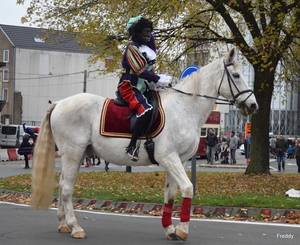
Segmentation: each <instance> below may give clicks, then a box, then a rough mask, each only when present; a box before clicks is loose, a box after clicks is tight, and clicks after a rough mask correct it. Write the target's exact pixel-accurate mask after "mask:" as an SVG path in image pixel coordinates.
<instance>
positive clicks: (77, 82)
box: [15, 49, 119, 122]
mask: <svg viewBox="0 0 300 245" xmlns="http://www.w3.org/2000/svg"><path fill="white" fill-rule="evenodd" d="M88 57H89V54H84V53H66V52H53V51H43V50H29V49H17V50H16V69H15V71H16V72H15V74H16V75H15V77H16V80H15V91H20V92H21V94H22V97H23V115H22V120H23V121H26V122H28V121H41V120H42V118H43V116H44V114H45V112H46V110H47V108H48V106H49V104H48V101H49V100H51V101H57V100H61V99H63V98H66V97H68V96H71V95H74V94H77V93H82V92H83V81H84V72H83V71H84V70H87V71H88V72H89V73H88V76H87V80H86V81H87V83H86V84H87V85H86V92H88V93H93V94H97V95H101V96H104V97H109V98H114V97H115V91H116V88H117V84H118V80H119V77H118V76H117V75H116V74H107V75H103V76H99V75H98V72H95V70H96V69H97V68H98V67H99V65H100V63H98V64H95V65H92V66H90V65H89V64H88V62H87V60H88ZM101 65H102V66H103V63H101Z"/></svg>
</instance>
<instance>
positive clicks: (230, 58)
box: [226, 48, 236, 64]
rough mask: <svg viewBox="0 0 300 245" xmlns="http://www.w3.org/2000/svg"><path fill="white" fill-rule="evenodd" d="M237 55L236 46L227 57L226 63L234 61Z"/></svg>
mask: <svg viewBox="0 0 300 245" xmlns="http://www.w3.org/2000/svg"><path fill="white" fill-rule="evenodd" d="M235 56H236V50H235V48H232V49H231V50H230V51H229V53H228V55H227V57H226V63H227V64H228V63H232V62H233V61H234V59H235Z"/></svg>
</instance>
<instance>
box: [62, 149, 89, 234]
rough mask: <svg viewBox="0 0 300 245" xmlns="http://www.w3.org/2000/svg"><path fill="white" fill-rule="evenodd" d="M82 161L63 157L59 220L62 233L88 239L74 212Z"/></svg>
mask: <svg viewBox="0 0 300 245" xmlns="http://www.w3.org/2000/svg"><path fill="white" fill-rule="evenodd" d="M80 163H81V159H78V161H75V160H74V156H73V157H68V156H66V155H63V156H62V174H61V177H60V183H59V184H60V194H59V199H60V200H59V205H58V220H59V227H58V229H59V231H60V232H64V233H65V232H71V235H72V237H73V238H86V237H87V236H86V234H85V232H84V230H83V229H82V228H81V227H80V226H79V225H78V223H77V219H76V217H75V214H74V210H73V203H72V194H73V191H74V184H75V180H76V176H77V174H78V171H79V167H80Z"/></svg>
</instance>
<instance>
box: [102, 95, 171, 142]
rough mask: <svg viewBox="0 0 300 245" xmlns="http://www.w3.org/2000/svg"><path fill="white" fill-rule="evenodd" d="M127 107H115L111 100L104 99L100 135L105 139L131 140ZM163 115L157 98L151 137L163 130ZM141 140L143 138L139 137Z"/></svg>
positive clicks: (129, 111)
mask: <svg viewBox="0 0 300 245" xmlns="http://www.w3.org/2000/svg"><path fill="white" fill-rule="evenodd" d="M130 114H131V110H130V108H129V107H122V106H116V105H115V104H114V100H113V99H106V100H105V102H104V104H103V108H102V113H101V117H100V134H101V135H103V136H107V137H118V138H131V136H132V133H131V131H130V118H128V119H126V118H127V117H128V116H129V115H130ZM164 125H165V114H164V111H163V108H162V106H161V101H160V97H159V96H158V116H157V119H156V120H155V122H154V123H153V125H152V127H151V132H152V134H151V135H152V137H153V138H154V137H156V136H157V135H158V134H159V133H160V132H161V131H162V130H163V128H164ZM140 138H142V139H144V138H145V136H143V137H140Z"/></svg>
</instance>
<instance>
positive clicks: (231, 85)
mask: <svg viewBox="0 0 300 245" xmlns="http://www.w3.org/2000/svg"><path fill="white" fill-rule="evenodd" d="M232 65H233V63H228V64H225V62H224V73H223V76H222V79H221V82H220V84H219V88H218V95H220V88H221V85H222V83H223V80H224V76H225V73H226V74H227V81H228V85H229V88H230V93H231V95H232V100H228V99H222V98H218V97H212V96H208V95H203V94H193V93H187V92H184V91H182V90H179V89H176V88H174V87H169V88H170V89H172V90H174V91H176V92H179V93H182V94H185V95H191V96H198V97H204V98H208V99H216V100H220V101H225V102H226V103H223V102H216V104H223V105H234V104H235V102H236V99H237V98H238V97H239V96H240V95H242V94H245V93H250V94H249V95H248V96H247V98H246V99H245V100H243V101H241V102H240V103H239V104H238V105H237V107H240V106H241V105H242V104H245V102H246V100H247V99H248V98H249V97H250V96H251V95H252V94H253V91H252V89H246V90H242V91H240V90H239V89H238V87H237V86H236V84H235V82H234V81H233V79H232V77H231V76H230V73H229V71H228V69H227V67H228V66H232ZM233 86H234V87H235V89H236V90H237V91H238V93H237V94H234V93H233V90H232V88H233Z"/></svg>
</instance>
